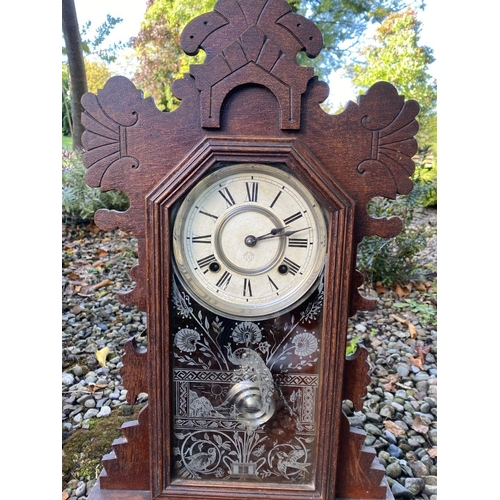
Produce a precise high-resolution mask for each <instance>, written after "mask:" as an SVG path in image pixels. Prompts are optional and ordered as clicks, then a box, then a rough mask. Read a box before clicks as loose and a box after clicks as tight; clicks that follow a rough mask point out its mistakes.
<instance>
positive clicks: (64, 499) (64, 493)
mask: <svg viewBox="0 0 500 500" xmlns="http://www.w3.org/2000/svg"><path fill="white" fill-rule="evenodd" d="M68 498H69V495H68V493H66V492H65V491H63V494H62V500H68Z"/></svg>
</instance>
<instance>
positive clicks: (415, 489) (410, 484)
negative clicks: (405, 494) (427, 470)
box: [405, 477, 425, 495]
mask: <svg viewBox="0 0 500 500" xmlns="http://www.w3.org/2000/svg"><path fill="white" fill-rule="evenodd" d="M424 486H425V482H424V480H423V479H422V478H420V477H407V478H406V479H405V487H406V489H407V490H408V491H410V492H411V493H412V494H413V495H418V494H419V493H420V492H421V491H422V490H423V489H424Z"/></svg>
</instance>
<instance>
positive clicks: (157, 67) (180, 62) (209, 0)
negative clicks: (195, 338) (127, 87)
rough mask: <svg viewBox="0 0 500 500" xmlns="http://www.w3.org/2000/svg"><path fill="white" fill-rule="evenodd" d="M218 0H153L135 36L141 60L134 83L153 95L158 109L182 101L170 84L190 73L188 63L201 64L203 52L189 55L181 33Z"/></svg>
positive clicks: (135, 46) (145, 92) (170, 107)
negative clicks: (183, 49)
mask: <svg viewBox="0 0 500 500" xmlns="http://www.w3.org/2000/svg"><path fill="white" fill-rule="evenodd" d="M215 1H216V0H198V1H193V2H185V1H184V0H151V1H149V2H148V9H147V11H146V13H145V15H144V22H143V23H142V26H141V30H140V32H139V34H138V35H137V37H135V38H133V39H132V46H133V48H134V49H135V53H136V56H137V59H138V61H139V69H138V71H137V72H136V74H135V75H134V83H136V85H138V86H139V87H140V88H141V90H142V91H143V92H144V95H145V96H146V97H148V96H152V97H153V99H154V100H155V103H156V105H157V106H158V108H159V109H161V110H164V111H173V110H174V109H175V108H176V107H177V106H178V105H179V101H178V100H177V99H176V98H175V97H174V95H173V94H172V92H171V90H170V88H171V85H172V83H173V82H174V80H176V79H178V78H181V77H182V76H183V74H184V73H187V71H188V66H189V64H200V63H201V62H202V61H203V59H204V53H202V51H200V53H199V54H198V55H196V56H194V57H189V56H187V55H186V54H185V53H184V52H183V51H182V49H181V47H180V36H181V33H182V30H183V29H184V27H185V26H186V24H187V23H188V22H189V21H190V20H191V19H193V18H194V17H196V16H198V15H200V14H202V13H204V12H209V11H211V10H213V7H214V5H215Z"/></svg>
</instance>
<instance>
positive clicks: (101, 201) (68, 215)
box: [62, 149, 129, 223]
mask: <svg viewBox="0 0 500 500" xmlns="http://www.w3.org/2000/svg"><path fill="white" fill-rule="evenodd" d="M85 172H86V168H85V166H84V165H83V163H82V153H81V152H75V151H68V150H64V149H63V152H62V217H63V221H64V222H66V223H79V222H85V221H92V220H93V219H94V213H95V212H96V210H98V209H100V208H107V209H110V210H111V209H113V210H119V211H123V210H127V208H128V206H129V200H128V198H127V196H126V195H125V194H124V193H123V192H122V191H108V192H106V193H103V192H101V190H100V189H97V188H91V187H89V186H87V184H86V183H85Z"/></svg>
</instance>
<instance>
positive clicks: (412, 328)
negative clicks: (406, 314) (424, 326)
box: [391, 314, 417, 339]
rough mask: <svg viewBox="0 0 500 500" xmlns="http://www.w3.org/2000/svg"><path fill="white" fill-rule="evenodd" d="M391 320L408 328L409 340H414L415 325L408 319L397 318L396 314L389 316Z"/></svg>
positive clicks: (415, 335)
mask: <svg viewBox="0 0 500 500" xmlns="http://www.w3.org/2000/svg"><path fill="white" fill-rule="evenodd" d="M391 318H393V319H395V320H396V321H397V322H399V323H403V324H404V325H406V326H407V327H408V331H409V332H410V338H412V339H416V338H417V328H416V327H415V325H414V324H413V323H412V322H411V321H410V320H408V319H406V318H402V317H401V316H398V315H397V314H391Z"/></svg>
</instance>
